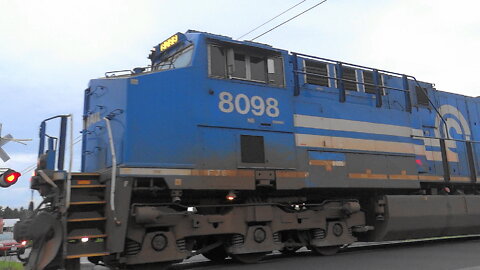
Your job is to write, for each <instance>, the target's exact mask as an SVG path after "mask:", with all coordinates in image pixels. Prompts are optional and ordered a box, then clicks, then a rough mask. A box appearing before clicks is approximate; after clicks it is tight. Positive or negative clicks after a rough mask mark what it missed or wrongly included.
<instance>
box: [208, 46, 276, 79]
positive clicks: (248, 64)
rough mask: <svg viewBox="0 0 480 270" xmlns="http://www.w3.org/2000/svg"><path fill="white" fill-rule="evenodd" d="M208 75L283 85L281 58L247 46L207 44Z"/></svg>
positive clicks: (273, 53)
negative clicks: (233, 46) (232, 46)
mask: <svg viewBox="0 0 480 270" xmlns="http://www.w3.org/2000/svg"><path fill="white" fill-rule="evenodd" d="M208 53H209V61H208V72H209V76H210V77H214V78H223V79H237V80H245V81H252V82H258V83H264V84H269V85H272V86H278V87H284V71H283V58H282V57H281V56H279V55H276V53H275V52H272V53H271V54H268V53H265V52H264V51H255V50H252V49H249V48H241V47H239V48H237V47H235V48H229V47H228V46H225V45H216V44H210V45H209V46H208Z"/></svg>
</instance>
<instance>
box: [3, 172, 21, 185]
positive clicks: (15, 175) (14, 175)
mask: <svg viewBox="0 0 480 270" xmlns="http://www.w3.org/2000/svg"><path fill="white" fill-rule="evenodd" d="M20 175H21V174H20V173H19V172H12V173H10V174H8V175H7V176H5V181H6V182H7V183H10V184H15V182H17V180H18V178H19V177H20Z"/></svg>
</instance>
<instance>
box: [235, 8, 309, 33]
mask: <svg viewBox="0 0 480 270" xmlns="http://www.w3.org/2000/svg"><path fill="white" fill-rule="evenodd" d="M305 1H307V0H303V1H300V2H299V3H297V4H295V5H294V6H291V7H290V8H288V9H287V10H285V11H283V12H282V13H280V14H278V15H277V16H275V17H273V18H271V19H270V20H268V21H266V22H264V23H262V24H261V25H259V26H257V27H255V28H253V29H252V30H250V31H249V32H248V33H245V34H243V35H241V36H239V37H238V38H236V39H237V40H238V39H241V38H243V37H244V36H246V35H248V34H250V33H252V32H253V31H255V30H257V29H258V28H260V27H262V26H264V25H266V24H267V23H269V22H271V21H273V20H275V19H276V18H278V17H280V16H282V15H283V14H285V13H287V12H288V11H290V10H292V9H294V8H295V7H297V6H298V5H300V4H301V3H303V2H305Z"/></svg>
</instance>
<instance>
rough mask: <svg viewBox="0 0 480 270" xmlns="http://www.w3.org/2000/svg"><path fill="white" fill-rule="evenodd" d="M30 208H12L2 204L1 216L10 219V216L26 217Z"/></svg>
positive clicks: (0, 208)
mask: <svg viewBox="0 0 480 270" xmlns="http://www.w3.org/2000/svg"><path fill="white" fill-rule="evenodd" d="M27 213H28V209H26V208H23V207H20V208H13V209H12V208H10V207H8V206H7V207H5V208H3V206H0V218H4V219H9V218H20V219H22V218H24V217H26V216H27Z"/></svg>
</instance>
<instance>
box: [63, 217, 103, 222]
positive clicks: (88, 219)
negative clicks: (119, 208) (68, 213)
mask: <svg viewBox="0 0 480 270" xmlns="http://www.w3.org/2000/svg"><path fill="white" fill-rule="evenodd" d="M102 220H107V218H106V217H94V218H70V219H67V222H86V221H102Z"/></svg>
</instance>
